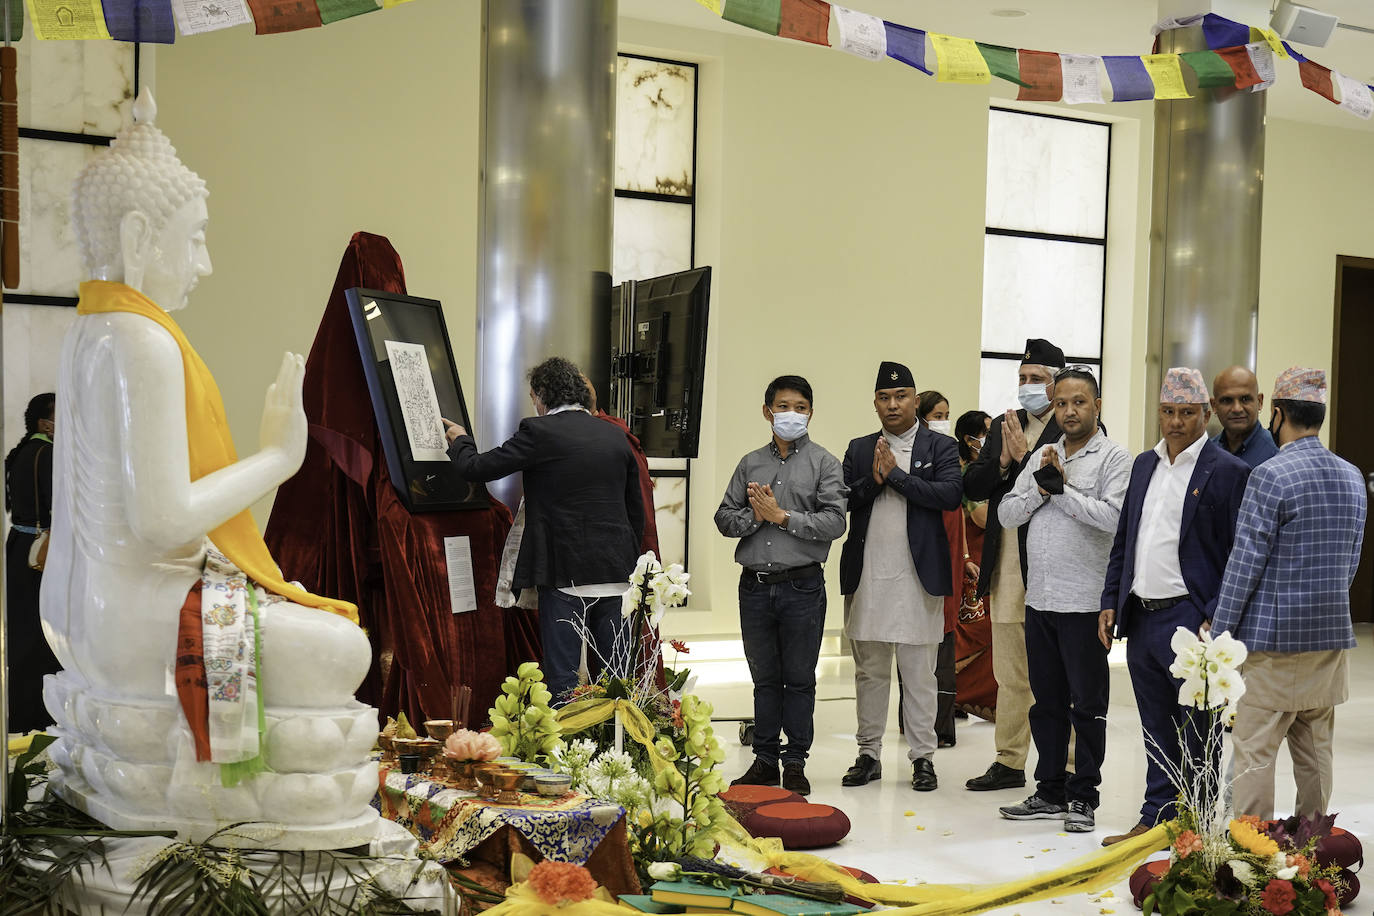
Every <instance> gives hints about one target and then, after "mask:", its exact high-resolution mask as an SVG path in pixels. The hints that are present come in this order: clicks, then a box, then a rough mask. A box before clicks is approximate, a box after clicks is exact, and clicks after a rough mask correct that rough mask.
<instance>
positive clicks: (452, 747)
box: [444, 728, 502, 761]
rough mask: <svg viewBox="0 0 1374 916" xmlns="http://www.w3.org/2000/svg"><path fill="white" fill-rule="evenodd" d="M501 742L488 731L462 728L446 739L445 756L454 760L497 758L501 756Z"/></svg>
mask: <svg viewBox="0 0 1374 916" xmlns="http://www.w3.org/2000/svg"><path fill="white" fill-rule="evenodd" d="M501 750H502V748H501V742H500V740H499V739H497V738H495V737H493V736H492V735H490V734H488V733H487V732H475V731H470V730H469V729H466V728H460V729H458V730H457V731H455V732H454V733H453V734H451V735H449V736H448V738H447V740H445V741H444V756H445V757H448V758H450V759H452V760H482V761H485V760H495V759H496V758H497V757H500V756H501Z"/></svg>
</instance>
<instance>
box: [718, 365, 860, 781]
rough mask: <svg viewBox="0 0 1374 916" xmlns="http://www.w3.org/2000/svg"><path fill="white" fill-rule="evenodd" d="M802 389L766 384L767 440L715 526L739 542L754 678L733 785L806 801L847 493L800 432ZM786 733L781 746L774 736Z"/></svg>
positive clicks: (805, 412) (791, 381)
mask: <svg viewBox="0 0 1374 916" xmlns="http://www.w3.org/2000/svg"><path fill="white" fill-rule="evenodd" d="M811 404H812V401H811V385H810V384H809V383H808V382H807V381H806V379H804V378H802V377H801V376H799V375H783V376H779V377H778V378H776V379H774V380H773V381H772V382H771V383H770V384H769V385H768V389H767V391H766V392H764V396H763V418H764V419H765V420H767V421H768V423H769V426H770V427H771V428H772V433H773V435H772V439H771V440H770V441H769V443H768V444H767V445H765V446H764V447H763V448H760V449H755V450H754V451H752V452H750V453H749V454H747V455H745V456H744V457H743V458H742V459H740V463H739V466H738V467H736V468H735V473H734V475H733V476H732V477H731V478H730V485H729V486H728V487H727V488H726V490H725V498H724V499H722V500H721V502H720V508H719V509H717V510H716V527H717V528H719V529H720V533H721V534H723V535H725V536H726V537H731V538H739V539H740V542H739V546H738V547H737V548H735V561H736V562H737V563H739V564H740V566H742V567H744V569H743V570H742V571H741V574H740V580H739V618H740V634H741V635H742V636H743V637H744V657H745V659H746V660H747V661H748V662H749V674H750V676H751V677H752V678H753V680H754V763H753V765H752V766H750V767H749V769H748V771H747V772H745V774H744V775H743V776H741V777H740V778H739V779H736V780H735V784H741V783H743V784H747V785H759V786H776V785H777V784H778V781H779V780H778V763H779V761H781V763H782V780H781V781H782V785H783V787H784V788H786V789H789V790H791V791H793V792H796V793H797V794H799V795H806V794H808V793H810V791H811V784H810V782H808V781H807V779H806V771H805V767H806V755H807V752H808V751H809V750H810V749H811V740H812V735H813V732H814V725H813V722H812V715H813V713H814V712H815V707H816V661H817V659H818V658H819V656H820V651H821V635H822V633H823V632H824V630H825V576H824V574H823V572H822V569H821V564H823V563H824V562H825V559H826V557H827V556H829V554H830V542H831V541H834V540H835V539H836V538H838V537H839V536H840V535H842V534H844V524H845V518H844V510H845V496H846V493H847V491H846V489H845V485H844V474H843V472H842V471H841V469H840V462H839V460H838V459H836V458H835V456H834V455H832V454H830V453H829V452H827V451H826V450H825V449H823V448H821V447H820V446H819V445H817V444H815V443H814V442H812V441H811V438H810V437H809V436H808V435H807V434H806V433H807V426H808V424H809V423H810V420H811V413H812V411H811ZM784 731H786V732H787V746H786V747H783V746H782V733H783V732H784Z"/></svg>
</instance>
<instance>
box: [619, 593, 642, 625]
mask: <svg viewBox="0 0 1374 916" xmlns="http://www.w3.org/2000/svg"><path fill="white" fill-rule="evenodd" d="M638 607H639V589H637V588H634V587H633V586H631V587H630V588H627V589H625V594H623V595H621V596H620V616H621V617H623V618H625V619H626V620H629V619H630V618H631V617H633V616H634V613H635V610H636V609H637V608H638Z"/></svg>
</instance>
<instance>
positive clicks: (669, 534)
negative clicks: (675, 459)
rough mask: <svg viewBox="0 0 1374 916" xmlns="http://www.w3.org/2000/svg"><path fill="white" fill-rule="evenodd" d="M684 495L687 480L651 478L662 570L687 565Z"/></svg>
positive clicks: (686, 490) (685, 502)
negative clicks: (671, 565) (671, 566)
mask: <svg viewBox="0 0 1374 916" xmlns="http://www.w3.org/2000/svg"><path fill="white" fill-rule="evenodd" d="M687 493H688V483H687V478H686V477H654V521H655V522H656V523H657V524H658V552H659V559H660V560H662V562H663V565H664V566H667V565H668V564H670V563H681V564H683V565H684V566H686V565H687V564H686V558H687ZM688 572H691V570H690V569H689V570H688ZM689 587H690V586H689Z"/></svg>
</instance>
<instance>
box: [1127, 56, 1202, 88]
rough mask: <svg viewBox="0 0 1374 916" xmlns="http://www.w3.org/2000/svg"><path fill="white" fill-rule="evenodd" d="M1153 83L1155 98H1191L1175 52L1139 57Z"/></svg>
mask: <svg viewBox="0 0 1374 916" xmlns="http://www.w3.org/2000/svg"><path fill="white" fill-rule="evenodd" d="M1140 61H1141V63H1143V64H1144V65H1145V69H1146V71H1147V72H1148V73H1149V74H1150V81H1151V82H1153V83H1154V84H1155V98H1156V99H1191V98H1192V97H1193V96H1192V94H1191V93H1189V92H1188V84H1187V83H1185V82H1184V81H1183V67H1182V66H1181V62H1180V61H1179V59H1178V55H1177V54H1147V55H1146V56H1145V57H1142V58H1141V59H1140Z"/></svg>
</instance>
